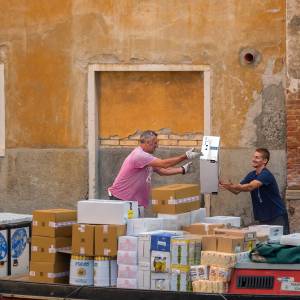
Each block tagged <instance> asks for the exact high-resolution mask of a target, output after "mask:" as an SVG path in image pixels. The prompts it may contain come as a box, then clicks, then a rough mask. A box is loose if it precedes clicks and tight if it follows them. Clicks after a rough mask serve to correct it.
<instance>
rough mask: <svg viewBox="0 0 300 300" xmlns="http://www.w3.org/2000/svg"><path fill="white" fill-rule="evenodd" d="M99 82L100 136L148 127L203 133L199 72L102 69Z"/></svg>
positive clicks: (120, 135) (121, 134)
mask: <svg viewBox="0 0 300 300" xmlns="http://www.w3.org/2000/svg"><path fill="white" fill-rule="evenodd" d="M99 86H100V93H99V94H100V97H99V112H100V113H99V124H100V125H99V135H100V137H101V138H107V137H110V136H114V135H117V136H119V137H121V138H124V137H127V136H129V135H131V134H133V133H134V132H136V131H137V130H146V129H149V128H151V129H153V130H160V129H162V128H169V129H172V130H173V131H174V132H177V133H179V134H182V133H186V132H199V133H203V126H204V122H203V120H204V119H203V117H204V116H203V107H204V104H203V101H204V97H203V74H202V73H200V72H102V73H101V75H100V83H99Z"/></svg>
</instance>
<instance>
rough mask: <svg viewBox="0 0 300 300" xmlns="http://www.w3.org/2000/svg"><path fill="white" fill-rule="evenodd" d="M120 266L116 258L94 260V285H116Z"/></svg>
mask: <svg viewBox="0 0 300 300" xmlns="http://www.w3.org/2000/svg"><path fill="white" fill-rule="evenodd" d="M100 258H102V257H100ZM117 269H118V266H117V261H116V260H101V259H98V258H97V257H95V260H94V286H99V287H110V286H116V284H117V277H118V276H117V275H118V271H117Z"/></svg>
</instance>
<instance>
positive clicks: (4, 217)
mask: <svg viewBox="0 0 300 300" xmlns="http://www.w3.org/2000/svg"><path fill="white" fill-rule="evenodd" d="M31 221H32V215H24V214H14V213H6V212H4V213H0V224H1V225H2V224H14V223H21V222H31Z"/></svg>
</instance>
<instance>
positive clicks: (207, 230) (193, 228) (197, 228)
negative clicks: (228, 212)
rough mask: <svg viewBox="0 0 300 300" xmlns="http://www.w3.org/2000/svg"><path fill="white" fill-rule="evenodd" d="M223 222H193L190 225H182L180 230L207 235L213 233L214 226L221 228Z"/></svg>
mask: <svg viewBox="0 0 300 300" xmlns="http://www.w3.org/2000/svg"><path fill="white" fill-rule="evenodd" d="M223 227H225V225H224V224H209V223H194V224H191V225H190V226H183V227H182V230H184V231H187V232H189V233H192V234H199V235H207V234H214V230H215V228H223Z"/></svg>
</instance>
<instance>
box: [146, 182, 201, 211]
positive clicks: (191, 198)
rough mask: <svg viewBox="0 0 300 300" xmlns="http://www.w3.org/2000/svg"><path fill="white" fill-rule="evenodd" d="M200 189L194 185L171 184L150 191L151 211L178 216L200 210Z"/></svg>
mask: <svg viewBox="0 0 300 300" xmlns="http://www.w3.org/2000/svg"><path fill="white" fill-rule="evenodd" d="M199 195H200V188H199V185H196V184H171V185H166V186H161V187H158V188H154V189H152V199H153V200H152V210H153V212H156V213H163V214H179V213H185V212H189V211H192V210H196V209H198V208H200V198H199Z"/></svg>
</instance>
